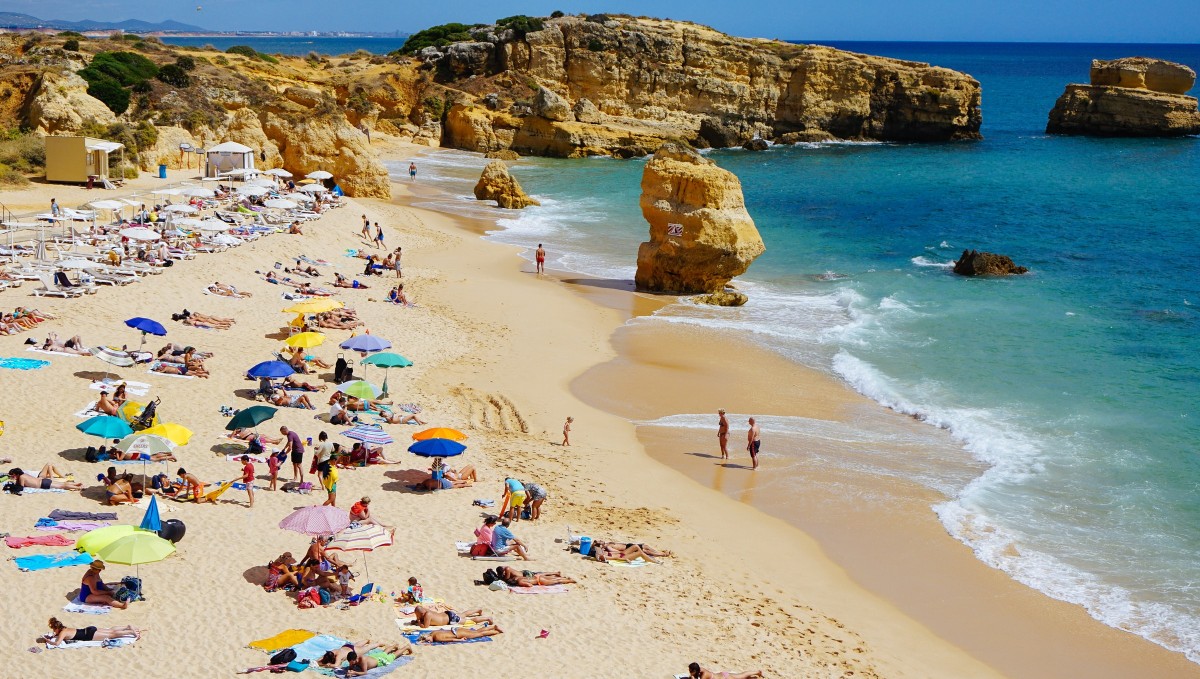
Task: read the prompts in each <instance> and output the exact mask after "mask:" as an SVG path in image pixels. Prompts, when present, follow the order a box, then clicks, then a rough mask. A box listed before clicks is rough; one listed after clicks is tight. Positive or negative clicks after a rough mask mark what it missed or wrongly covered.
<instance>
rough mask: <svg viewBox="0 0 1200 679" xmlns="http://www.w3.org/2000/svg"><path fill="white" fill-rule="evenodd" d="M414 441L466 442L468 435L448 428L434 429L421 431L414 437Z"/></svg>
mask: <svg viewBox="0 0 1200 679" xmlns="http://www.w3.org/2000/svg"><path fill="white" fill-rule="evenodd" d="M412 437H413V440H414V441H424V440H426V439H446V440H448V441H466V440H467V435H466V434H464V433H462V432H461V431H459V430H457V429H450V428H448V427H434V428H433V429H426V430H425V431H419V432H417V433H415V434H413V435H412Z"/></svg>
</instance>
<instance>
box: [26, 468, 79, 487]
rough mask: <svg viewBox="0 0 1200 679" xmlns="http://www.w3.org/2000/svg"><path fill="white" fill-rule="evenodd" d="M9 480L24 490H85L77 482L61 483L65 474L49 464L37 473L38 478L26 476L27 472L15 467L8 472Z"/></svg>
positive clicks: (30, 475)
mask: <svg viewBox="0 0 1200 679" xmlns="http://www.w3.org/2000/svg"><path fill="white" fill-rule="evenodd" d="M8 477H9V480H10V481H12V482H13V483H19V484H21V486H22V487H24V488H41V489H42V490H48V489H50V488H60V489H62V490H83V484H82V483H78V482H75V481H59V479H61V478H63V473H62V472H60V471H58V468H57V467H55V466H54V465H52V464H47V465H45V466H43V467H42V470H41V471H39V472H38V473H37V476H34V475H32V474H26V473H25V470H23V469H21V468H20V467H13V468H12V469H10V470H8Z"/></svg>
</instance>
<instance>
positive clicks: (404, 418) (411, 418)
mask: <svg viewBox="0 0 1200 679" xmlns="http://www.w3.org/2000/svg"><path fill="white" fill-rule="evenodd" d="M379 416H380V417H382V418H383V421H384V422H387V423H388V424H408V423H409V422H416V423H417V424H426V422H425V420H422V419H421V418H419V417H417V416H416V415H414V414H412V413H406V412H404V411H403V410H393V411H391V412H390V413H389V412H387V411H386V410H385V411H380V413H379Z"/></svg>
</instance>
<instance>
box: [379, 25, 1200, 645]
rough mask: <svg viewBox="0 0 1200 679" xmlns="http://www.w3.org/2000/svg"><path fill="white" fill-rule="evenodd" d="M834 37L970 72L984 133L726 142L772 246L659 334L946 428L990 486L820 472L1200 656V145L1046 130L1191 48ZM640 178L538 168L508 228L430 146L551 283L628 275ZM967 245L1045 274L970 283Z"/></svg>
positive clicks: (893, 469)
mask: <svg viewBox="0 0 1200 679" xmlns="http://www.w3.org/2000/svg"><path fill="white" fill-rule="evenodd" d="M829 44H833V45H834V46H837V47H842V48H845V49H850V50H853V51H857V52H864V53H870V54H880V55H885V56H892V57H898V58H903V59H911V60H916V61H925V62H930V63H934V64H938V65H941V66H946V67H950V68H954V69H958V70H962V71H965V72H968V73H970V74H972V75H973V76H975V77H976V78H977V79H979V80H980V82H981V83H982V84H983V106H984V127H983V134H984V136H985V139H984V140H983V141H981V142H974V143H952V144H930V145H908V144H879V143H874V144H867V143H836V144H804V145H799V146H794V147H779V146H776V147H772V148H771V149H770V150H768V151H765V152H762V153H751V152H745V151H741V150H720V151H713V152H711V153H710V154H709V156H708V157H709V158H711V159H712V160H714V161H716V162H717V163H718V164H719V165H721V166H722V167H725V168H727V169H729V170H731V171H733V172H734V173H736V174H737V175H738V176H739V177H740V178H741V181H742V185H743V188H744V191H745V195H746V203H747V205H748V207H749V210H750V213H751V215H752V216H753V217H754V219H755V220H756V222H757V224H758V228H759V230H760V231H761V233H762V235H763V238H764V240H765V241H766V244H767V252H766V254H765V255H763V256H762V257H761V258H760V259H759V260H758V261H757V262H755V263H754V265H753V266H752V268H751V269H750V271H749V272H748V273H747V274H746V275H745V276H744V277H742V278H741V279H739V285H740V286H741V287H742V288H743V289H745V290H746V291H747V292H748V293H749V295H750V303H749V304H748V305H747V306H745V307H743V308H741V309H712V308H705V307H698V306H695V305H690V304H676V305H672V306H670V307H668V308H666V309H664V310H663V311H661V312H659V313H658V314H657V315H656V316H655V317H654V318H653V319H651V320H650V321H648V322H672V323H687V324H691V325H694V326H698V327H707V328H711V329H712V330H713V331H714V332H739V333H742V334H743V335H746V336H750V337H753V338H755V339H756V340H757V341H759V342H761V343H762V344H764V345H766V346H768V347H770V348H772V349H774V350H776V351H778V352H780V353H781V354H783V355H785V356H787V357H789V358H791V359H792V360H795V361H797V362H800V363H803V364H805V365H808V366H811V367H815V368H817V369H820V370H824V371H827V372H828V373H829V374H831V375H835V376H837V377H839V378H840V379H842V380H844V381H845V382H846V383H848V384H849V385H850V386H851V387H853V388H854V389H856V390H858V391H859V392H861V393H862V394H864V395H866V396H868V397H870V398H872V399H874V400H876V401H878V402H879V403H881V404H883V405H885V406H887V407H889V408H893V409H895V410H898V411H901V412H904V413H908V414H912V415H914V416H916V417H919V418H921V419H923V420H925V421H926V422H928V423H930V424H931V425H935V426H938V427H942V428H944V429H946V430H948V431H949V432H950V434H951V435H952V436H953V437H954V439H955V440H956V441H957V442H958V443H959V444H961V454H962V455H963V456H970V457H971V458H974V461H975V462H976V463H978V464H977V465H976V468H983V469H985V470H986V471H983V472H982V473H980V474H977V475H974V476H973V477H969V478H964V477H963V476H962V475H961V474H959V475H957V476H956V475H955V474H949V473H945V472H943V471H941V470H940V469H939V468H938V465H937V463H936V461H934V460H923V459H921V458H920V456H919V455H917V456H916V457H911V458H908V459H904V460H888V459H883V458H884V456H885V453H879V454H878V455H876V456H875V457H871V455H872V453H873V452H874V451H872V450H871V449H870V445H871V444H870V442H869V441H867V442H865V443H864V442H862V441H856V442H855V445H856V446H857V447H858V448H864V447H865V448H866V450H862V451H860V452H862V455H861V456H860V457H858V458H854V459H851V458H849V457H847V458H845V459H837V458H827V459H824V460H822V464H829V465H835V466H836V465H839V464H842V465H850V464H858V465H861V466H862V470H863V471H864V473H877V474H880V475H882V476H888V475H893V476H894V475H899V476H903V477H904V478H906V479H908V480H911V481H914V482H917V483H922V484H925V485H928V486H930V487H933V488H935V489H936V490H938V491H940V492H942V493H944V494H946V496H947V497H948V498H949V499H948V500H947V501H946V502H944V503H942V504H939V505H938V506H936V507H933V508H931V511H933V512H936V514H937V517H938V518H939V519H940V521H941V522H942V523H943V525H944V526H945V528H946V530H947V531H949V532H950V533H951V534H952V535H954V536H955V537H957V538H958V539H960V540H962V541H963V542H964V543H966V544H967V545H969V546H970V547H971V548H972V549H973V550H974V552H975V554H976V555H977V556H978V558H979V559H980V560H982V561H984V562H986V563H988V564H990V565H991V566H993V567H996V568H1000V569H1003V570H1004V571H1006V572H1007V573H1009V574H1010V575H1011V576H1012V577H1014V578H1016V579H1017V580H1019V581H1021V582H1024V583H1026V584H1028V585H1030V586H1032V587H1035V588H1037V589H1039V590H1041V591H1043V592H1045V593H1047V594H1049V595H1050V596H1053V597H1055V598H1059V599H1062V600H1066V601H1070V602H1074V603H1077V604H1080V605H1082V606H1084V607H1085V608H1086V609H1087V610H1088V611H1089V612H1090V613H1091V614H1092V615H1093V616H1094V617H1095V618H1097V619H1099V620H1101V621H1103V622H1105V623H1106V624H1109V625H1112V626H1114V627H1120V628H1124V629H1127V630H1130V631H1132V632H1134V633H1136V634H1140V635H1142V636H1145V637H1147V638H1149V639H1151V640H1153V641H1155V642H1157V643H1159V644H1161V645H1163V646H1166V647H1168V648H1171V649H1174V650H1178V651H1182V652H1184V653H1186V654H1187V655H1188V657H1189V658H1191V659H1192V660H1193V661H1200V409H1198V408H1197V402H1198V399H1200V257H1198V254H1200V193H1198V190H1200V139H1196V138H1187V139H1171V140H1144V139H1143V140H1120V139H1083V138H1065V137H1049V136H1046V135H1045V134H1044V132H1043V130H1044V127H1045V123H1046V116H1047V113H1048V112H1049V110H1050V108H1051V106H1052V105H1053V104H1054V101H1055V99H1056V98H1057V97H1058V95H1059V94H1060V93H1061V92H1062V90H1063V86H1064V85H1066V84H1067V83H1070V82H1086V81H1087V77H1088V67H1089V64H1090V60H1091V59H1092V58H1115V57H1121V56H1132V55H1144V56H1152V57H1161V58H1165V59H1169V60H1172V61H1178V62H1182V63H1185V64H1188V65H1190V66H1191V67H1192V68H1194V69H1198V70H1200V46H1196V45H1079V44H1069V45H1056V44H950V43H829ZM1193 94H1195V92H1193ZM643 162H644V161H638V160H633V161H619V160H609V159H589V160H577V161H562V160H548V159H524V160H522V161H520V162H518V163H516V164H515V165H514V169H513V172H514V174H515V175H516V176H517V177H518V178H519V179H520V181H521V182H522V184H523V185H524V186H525V188H526V189H527V190H528V191H529V192H530V193H531V194H533V195H535V196H536V197H538V198H540V199H541V200H542V201H543V206H542V207H540V208H530V209H528V210H525V211H522V212H521V213H519V214H515V215H514V214H513V213H504V212H502V211H498V210H493V209H489V208H485V207H481V206H479V205H477V204H475V203H474V202H473V201H471V200H470V199H469V198H467V196H468V195H469V193H470V188H471V186H472V185H473V182H474V180H475V179H476V178H477V177H478V172H479V168H481V167H482V165H483V164H484V161H483V160H482V159H481V158H479V157H478V156H476V155H474V154H468V153H462V152H455V151H446V152H441V153H437V154H434V155H432V156H430V157H428V158H426V159H425V160H423V161H422V163H421V175H420V178H421V180H422V181H433V182H436V183H437V184H439V185H440V186H442V187H443V188H445V189H446V190H447V191H449V192H450V193H452V194H454V195H456V196H460V197H461V199H457V200H444V201H439V202H438V203H437V204H436V205H435V207H439V208H441V209H447V210H453V211H457V212H463V213H468V214H474V215H477V216H483V217H490V218H497V216H499V217H500V221H499V222H498V223H499V225H500V227H501V228H500V230H498V231H496V232H495V233H493V234H492V235H491V236H490V237H491V238H493V239H495V240H497V241H501V242H507V243H515V244H520V245H524V246H527V247H531V248H532V247H535V246H536V244H537V243H538V242H544V243H546V247H547V249H548V250H549V251H550V252H551V260H552V261H551V263H552V265H554V266H555V267H557V268H564V269H570V270H576V271H579V272H582V273H588V274H592V275H596V276H602V277H610V278H618V279H626V280H628V279H631V278H632V275H633V271H634V262H635V257H636V251H637V245H638V243H639V242H640V241H642V240H644V239H645V237H646V225H645V222H644V221H643V220H642V219H641V215H640V212H639V210H638V195H639V188H638V185H639V181H640V176H641V172H642V163H643ZM395 171H396V172H397V173H399V172H400V168H399V167H397V168H396V169H395ZM964 248H978V249H983V250H988V251H992V252H999V253H1003V254H1007V255H1010V256H1011V257H1012V258H1013V259H1014V260H1015V261H1017V262H1018V263H1019V264H1023V265H1026V266H1028V267H1030V268H1031V269H1032V272H1031V273H1030V274H1029V275H1027V276H1024V277H1019V278H1007V279H1002V280H966V279H962V278H959V277H956V276H954V275H952V274H951V273H950V271H949V266H950V262H951V261H952V260H954V259H955V258H957V257H958V255H959V254H960V252H961V251H962V250H963V249H964ZM775 415H777V416H776V417H771V418H770V419H769V420H768V426H767V429H768V430H769V431H770V432H771V436H772V442H773V443H775V445H773V446H772V448H771V456H770V457H769V458H767V460H766V462H765V463H767V464H771V465H774V466H776V467H777V468H786V467H788V466H790V465H798V464H802V463H804V459H803V457H804V455H805V453H804V450H805V448H806V447H807V446H806V445H805V441H806V437H811V436H814V432H813V430H812V425H813V423H812V422H811V421H809V420H802V419H800V418H794V417H788V416H787V414H786V413H777V414H775ZM711 420H712V415H711V414H708V413H704V414H699V413H679V414H678V415H675V416H672V417H670V418H666V420H664V421H662V422H659V423H658V424H665V425H671V426H682V427H710V428H711V426H712V422H711ZM778 442H785V443H787V442H790V443H791V444H792V446H789V445H784V444H782V443H778ZM864 460H867V462H864ZM1014 547H1015V549H1014Z"/></svg>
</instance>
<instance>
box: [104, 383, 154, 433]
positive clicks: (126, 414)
mask: <svg viewBox="0 0 1200 679" xmlns="http://www.w3.org/2000/svg"><path fill="white" fill-rule="evenodd" d="M114 386H115V385H114ZM145 409H146V404H145V403H142V402H141V401H126V402H124V403H122V404H121V405H119V406H117V417H120V418H121V419H122V420H125V421H126V422H130V423H132V422H133V421H134V420H136V419H137V418H138V417H140V416H141V414H142V411H143V410H145ZM156 424H158V415H155V416H154V421H153V422H151V423H150V425H151V426H154V425H156Z"/></svg>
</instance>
